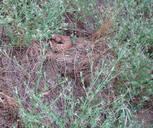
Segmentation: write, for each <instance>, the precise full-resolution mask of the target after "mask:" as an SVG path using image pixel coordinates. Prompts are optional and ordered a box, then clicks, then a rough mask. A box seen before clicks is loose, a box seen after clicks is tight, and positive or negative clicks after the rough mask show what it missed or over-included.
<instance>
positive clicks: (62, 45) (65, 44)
mask: <svg viewBox="0 0 153 128" xmlns="http://www.w3.org/2000/svg"><path fill="white" fill-rule="evenodd" d="M51 42H52V46H53V48H54V49H55V50H56V51H58V52H62V51H65V50H67V49H69V48H70V47H71V46H72V43H71V39H70V38H69V37H68V36H61V35H59V34H55V35H54V38H52V39H51Z"/></svg>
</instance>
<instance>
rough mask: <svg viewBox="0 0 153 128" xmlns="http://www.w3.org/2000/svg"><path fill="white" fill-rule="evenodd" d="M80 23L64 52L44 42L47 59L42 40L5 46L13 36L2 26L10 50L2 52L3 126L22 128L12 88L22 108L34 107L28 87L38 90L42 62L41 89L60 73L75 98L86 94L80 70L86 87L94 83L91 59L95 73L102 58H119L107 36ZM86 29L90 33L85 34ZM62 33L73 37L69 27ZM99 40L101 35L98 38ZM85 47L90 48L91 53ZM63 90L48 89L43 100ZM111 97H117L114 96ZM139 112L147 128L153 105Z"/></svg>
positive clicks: (152, 117) (0, 105)
mask: <svg viewBox="0 0 153 128" xmlns="http://www.w3.org/2000/svg"><path fill="white" fill-rule="evenodd" d="M72 21H73V19H72ZM78 24H79V25H78V26H81V27H80V28H81V29H82V28H83V30H81V29H79V30H80V31H78V30H77V31H76V33H75V35H76V37H77V38H76V40H72V39H71V40H72V43H73V46H72V47H71V48H70V49H68V50H66V51H64V52H55V51H53V49H52V48H51V46H50V44H49V43H48V42H45V44H46V46H47V50H46V52H45V56H44V59H42V51H41V50H40V49H44V45H42V43H40V42H39V41H34V42H33V43H31V45H30V47H29V48H27V47H25V46H24V45H23V46H20V47H14V48H5V44H6V43H7V45H8V44H9V43H11V39H10V38H9V37H8V36H7V35H6V28H4V30H3V28H0V36H1V40H2V41H1V42H0V46H1V50H2V51H5V50H6V53H7V56H5V55H3V54H2V53H1V52H0V92H1V94H0V98H1V99H2V101H0V127H1V128H10V127H12V126H13V125H15V124H16V126H17V127H22V126H21V124H20V122H19V119H20V118H19V114H18V104H17V103H16V100H15V93H14V91H13V90H14V88H15V87H17V89H18V95H19V97H20V99H21V100H22V105H23V107H24V108H25V109H27V108H31V105H30V97H29V95H28V93H27V92H28V90H27V87H28V88H29V89H33V88H35V89H36V86H35V85H34V84H33V83H34V82H35V83H36V82H37V79H38V77H39V76H38V74H37V73H36V72H38V71H39V70H40V68H41V67H40V62H42V63H43V68H42V70H43V72H46V75H45V74H42V77H41V78H40V82H39V87H38V92H41V91H42V90H44V88H45V82H46V80H50V81H49V82H48V83H47V86H48V87H52V86H53V85H55V84H56V83H57V82H58V79H59V76H60V78H61V80H64V79H65V78H66V77H67V78H68V80H69V81H71V82H72V85H71V86H72V87H73V96H74V97H81V96H83V97H85V92H84V89H83V84H82V82H81V78H80V72H82V77H83V78H84V79H85V82H84V83H85V84H84V86H85V88H88V87H89V85H90V83H91V81H90V78H91V72H90V62H89V59H88V58H90V59H91V61H93V62H94V64H93V65H94V66H93V75H96V74H95V71H96V68H98V69H100V68H101V61H102V60H103V58H106V59H107V60H112V59H114V60H116V58H115V56H114V55H113V53H111V51H110V49H109V47H108V46H107V44H108V40H107V38H105V40H104V41H103V43H102V44H100V43H97V42H94V40H93V38H92V37H95V38H96V37H97V35H96V34H95V30H91V29H90V28H89V27H87V26H85V25H84V24H83V23H82V22H78ZM110 24H111V23H110ZM108 25H109V24H108ZM82 26H83V27H82ZM78 28H79V27H78ZM101 30H102V31H101V33H102V34H105V32H107V30H106V28H102V29H101ZM87 31H88V33H86V32H87ZM63 34H64V35H65V36H70V35H71V34H72V32H71V31H70V30H68V31H65V32H64V33H63ZM109 36H111V35H109ZM98 39H101V38H99V37H98ZM43 44H44V43H43ZM91 44H94V47H93V48H91ZM85 49H88V52H87V51H86V50H85ZM76 62H78V63H76ZM104 63H105V64H107V65H109V61H105V62H104ZM25 71H26V72H27V73H28V74H27V73H26V72H25ZM103 75H104V74H102V75H101V76H100V77H101V78H103ZM67 84H68V83H67V82H66V83H65V85H67ZM111 84H112V85H113V84H115V82H114V81H112V83H111ZM95 90H96V88H95ZM108 91H109V90H108ZM61 92H62V87H61V85H58V86H56V88H51V89H50V90H48V91H46V92H45V94H44V100H43V102H46V103H47V104H50V100H51V101H54V100H55V99H56V98H57V96H59V94H60V93H61ZM2 93H3V94H2ZM106 93H107V92H103V93H101V94H99V97H103V96H105V94H106ZM112 97H116V96H114V95H112ZM112 97H111V98H112ZM113 100H114V99H113V98H112V101H113ZM57 104H58V107H59V109H60V110H61V111H62V105H64V102H63V100H62V99H59V100H58V101H57ZM137 115H138V116H139V118H138V120H139V121H140V122H141V121H144V122H145V123H144V128H145V127H147V126H149V125H150V124H153V107H151V106H149V107H147V108H144V109H143V110H140V111H139V112H138V113H137ZM44 122H45V121H44Z"/></svg>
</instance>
